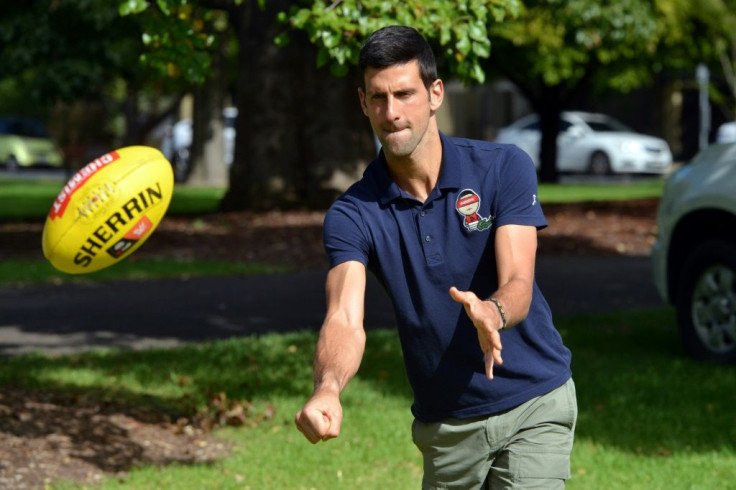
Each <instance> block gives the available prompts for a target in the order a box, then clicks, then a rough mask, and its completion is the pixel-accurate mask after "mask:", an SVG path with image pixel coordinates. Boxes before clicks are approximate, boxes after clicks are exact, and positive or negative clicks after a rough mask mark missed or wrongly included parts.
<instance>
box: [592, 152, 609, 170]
mask: <svg viewBox="0 0 736 490" xmlns="http://www.w3.org/2000/svg"><path fill="white" fill-rule="evenodd" d="M588 171H589V172H590V173H591V174H593V175H608V174H610V173H611V160H610V159H609V158H608V155H606V154H605V153H603V152H602V151H596V152H595V153H593V155H592V156H591V157H590V164H589V166H588Z"/></svg>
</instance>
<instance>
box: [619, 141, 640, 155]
mask: <svg viewBox="0 0 736 490" xmlns="http://www.w3.org/2000/svg"><path fill="white" fill-rule="evenodd" d="M643 149H644V145H642V144H641V143H639V142H638V141H624V142H622V143H621V151H622V152H624V153H639V152H641V151H642V150H643Z"/></svg>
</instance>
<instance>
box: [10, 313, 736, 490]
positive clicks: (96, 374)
mask: <svg viewBox="0 0 736 490" xmlns="http://www.w3.org/2000/svg"><path fill="white" fill-rule="evenodd" d="M557 326H558V328H559V330H560V331H561V333H562V335H563V337H564V339H565V342H566V344H567V345H568V346H569V347H570V348H571V350H572V352H573V372H574V377H575V381H576V385H577V391H578V403H579V408H580V417H579V421H578V428H577V436H576V442H575V448H574V453H573V464H572V473H573V479H572V480H571V481H570V482H569V483H568V488H571V489H586V490H587V489H610V490H617V489H621V490H632V489H641V490H651V489H662V490H671V489H704V490H705V489H716V488H717V489H728V488H736V447H735V444H736V424H734V408H733V407H734V406H736V390H734V386H736V370H734V369H733V367H724V366H715V365H709V364H699V363H696V362H694V361H691V360H689V359H687V358H685V357H684V355H683V353H682V351H681V348H680V346H679V344H678V340H677V336H676V331H675V327H674V315H673V312H672V311H671V310H670V309H664V308H662V309H651V310H635V311H622V312H617V313H611V314H606V315H575V316H563V317H559V318H558V319H557ZM315 341H316V334H314V333H312V332H303V333H293V334H286V335H266V336H261V337H247V338H239V339H233V340H228V341H222V342H214V343H206V344H202V345H198V346H189V347H183V348H176V349H169V350H153V351H145V352H127V351H100V352H91V353H86V354H80V355H73V356H65V357H58V358H47V357H42V356H28V355H27V356H21V357H16V358H8V359H5V360H4V362H3V364H2V366H0V383H2V384H3V385H6V386H7V385H20V386H25V387H28V388H34V389H43V390H62V391H65V392H79V391H81V392H85V393H87V394H88V396H99V397H104V398H106V399H115V400H118V401H120V400H132V401H135V400H147V401H145V402H141V403H150V401H151V400H155V402H156V403H157V404H159V405H165V406H169V407H174V408H177V409H179V410H183V411H190V412H191V411H193V410H196V407H201V406H204V405H205V404H206V403H207V400H208V396H209V394H211V393H217V392H224V393H226V394H227V396H228V398H230V399H241V400H249V401H251V402H252V403H253V406H254V407H255V410H256V411H258V410H262V409H263V408H264V407H266V406H273V407H274V409H275V416H274V417H273V418H270V419H267V420H265V421H262V422H260V423H258V424H256V425H255V427H251V428H245V427H240V428H224V429H219V430H217V431H216V432H215V435H216V436H217V437H220V438H222V439H224V440H226V441H228V442H230V443H232V444H233V451H232V453H231V455H230V456H229V457H227V458H226V459H224V460H221V461H219V462H216V463H214V464H210V465H196V464H195V465H176V466H165V467H144V468H138V469H133V470H132V471H131V472H130V474H129V476H128V477H127V478H125V479H123V480H118V479H116V478H110V479H107V480H105V481H104V482H103V483H102V485H101V488H126V489H128V488H130V489H149V488H150V489H153V488H167V489H168V488H173V489H202V488H208V489H209V488H225V489H230V488H232V489H235V488H238V489H243V488H251V489H277V488H278V489H310V488H314V489H338V488H350V489H384V488H386V489H415V488H419V484H420V480H421V459H420V456H419V454H418V452H417V450H416V449H415V448H414V447H413V445H412V443H411V436H410V424H411V415H410V413H409V405H410V403H411V397H410V392H409V388H408V385H407V383H406V379H405V375H404V369H403V363H402V359H401V353H400V348H399V344H398V340H397V337H396V333H395V332H394V331H392V330H379V331H371V332H369V334H368V344H367V350H366V355H365V358H364V361H363V365H362V367H361V370H360V372H359V374H358V376H357V377H356V379H355V380H354V381H353V383H351V384H350V385H349V386H348V388H347V390H346V391H345V393H344V398H343V402H344V409H345V420H344V423H343V432H342V435H341V437H340V438H338V439H336V440H332V441H329V442H327V443H320V444H318V445H316V446H313V445H311V444H309V443H308V442H307V441H306V440H305V439H304V438H303V436H302V435H301V434H300V433H299V432H298V431H297V430H296V429H295V428H294V425H293V417H294V413H295V412H296V411H297V410H298V409H299V408H300V407H301V405H302V403H303V402H304V401H305V400H306V398H307V397H308V395H309V393H310V391H311V367H310V366H311V357H312V354H313V349H314V343H315ZM506 362H512V360H511V359H506ZM182 376H184V377H186V378H187V379H188V380H190V382H188V383H186V384H182V383H180V382H178V380H180V379H181V378H182ZM64 488H74V487H73V486H65V487H64Z"/></svg>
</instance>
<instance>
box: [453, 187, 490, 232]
mask: <svg viewBox="0 0 736 490" xmlns="http://www.w3.org/2000/svg"><path fill="white" fill-rule="evenodd" d="M455 209H457V212H458V213H460V214H461V215H462V216H463V218H464V219H463V226H464V227H465V228H466V229H467V230H468V231H483V230H487V229H488V228H490V227H491V225H492V224H493V217H492V216H491V217H488V218H484V217H483V216H481V215H479V214H478V209H480V196H479V195H478V194H477V193H476V192H475V191H473V190H470V189H465V190H464V191H462V192H461V193H460V195H459V196H457V202H456V203H455Z"/></svg>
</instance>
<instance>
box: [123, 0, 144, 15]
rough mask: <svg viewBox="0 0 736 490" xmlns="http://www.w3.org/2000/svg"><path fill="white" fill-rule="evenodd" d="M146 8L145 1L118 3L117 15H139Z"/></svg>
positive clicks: (131, 0)
mask: <svg viewBox="0 0 736 490" xmlns="http://www.w3.org/2000/svg"><path fill="white" fill-rule="evenodd" d="M147 8H148V2H147V1H146V0H125V1H124V2H120V6H119V7H118V13H119V14H120V15H121V16H123V17H124V16H126V15H133V14H140V13H141V12H143V11H144V10H146V9H147Z"/></svg>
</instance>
